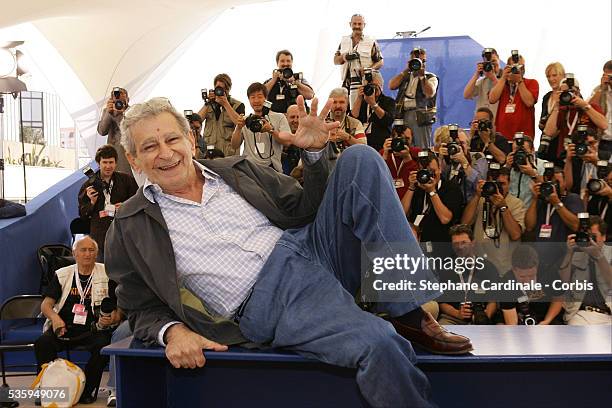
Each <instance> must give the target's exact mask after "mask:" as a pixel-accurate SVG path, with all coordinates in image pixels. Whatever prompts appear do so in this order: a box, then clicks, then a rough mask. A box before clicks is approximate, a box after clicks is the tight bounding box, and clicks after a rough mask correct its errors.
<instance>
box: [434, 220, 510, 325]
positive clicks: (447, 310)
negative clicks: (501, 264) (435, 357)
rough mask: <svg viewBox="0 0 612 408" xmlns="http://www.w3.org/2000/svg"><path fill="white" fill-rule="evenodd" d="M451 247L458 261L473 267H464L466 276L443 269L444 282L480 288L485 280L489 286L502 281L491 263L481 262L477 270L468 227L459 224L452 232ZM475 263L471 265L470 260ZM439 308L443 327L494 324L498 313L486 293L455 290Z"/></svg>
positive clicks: (455, 271)
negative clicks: (444, 325) (493, 320)
mask: <svg viewBox="0 0 612 408" xmlns="http://www.w3.org/2000/svg"><path fill="white" fill-rule="evenodd" d="M449 234H450V237H451V245H452V247H453V251H454V253H455V257H456V258H463V259H464V260H466V261H464V262H463V265H468V264H470V263H471V265H472V268H469V267H467V266H465V267H462V268H463V272H462V273H459V272H458V270H447V269H444V270H443V271H442V273H441V276H440V281H441V282H454V283H456V284H466V285H468V286H469V285H471V284H478V286H479V287H481V286H482V281H483V280H488V281H490V282H498V281H499V273H498V272H497V269H496V268H495V265H493V264H492V263H491V262H489V261H488V260H487V259H484V258H483V259H481V260H480V261H481V262H482V266H481V267H480V265H478V266H476V248H475V247H476V243H475V241H474V233H473V232H472V228H471V227H469V226H467V225H465V224H457V225H454V226H452V227H451V229H450V231H449ZM470 259H471V260H472V261H473V262H468V261H467V260H470ZM438 304H439V305H440V317H439V318H438V323H440V324H491V320H492V318H493V315H494V314H495V311H496V310H497V302H495V301H491V296H490V295H489V296H487V292H486V291H484V289H481V290H473V289H465V290H453V291H445V292H444V294H443V295H442V296H441V298H439V299H438Z"/></svg>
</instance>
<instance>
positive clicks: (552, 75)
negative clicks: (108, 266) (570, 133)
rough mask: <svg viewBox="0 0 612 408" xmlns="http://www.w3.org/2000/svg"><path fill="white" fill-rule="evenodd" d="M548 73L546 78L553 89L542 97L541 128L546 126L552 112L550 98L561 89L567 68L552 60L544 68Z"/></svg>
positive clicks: (539, 125)
mask: <svg viewBox="0 0 612 408" xmlns="http://www.w3.org/2000/svg"><path fill="white" fill-rule="evenodd" d="M544 73H545V74H546V79H547V80H548V84H549V85H550V88H551V90H550V91H548V92H547V93H546V95H544V97H543V98H542V113H541V114H540V123H539V124H538V127H539V128H540V130H542V131H543V130H544V127H545V126H546V120H547V119H548V116H549V115H550V113H551V112H552V108H553V101H552V100H551V99H550V97H551V96H552V94H553V92H555V91H558V90H559V86H561V80H562V79H563V78H565V68H563V65H561V63H560V62H551V63H550V64H548V65H547V66H546V69H545V70H544Z"/></svg>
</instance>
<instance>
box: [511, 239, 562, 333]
mask: <svg viewBox="0 0 612 408" xmlns="http://www.w3.org/2000/svg"><path fill="white" fill-rule="evenodd" d="M558 279H559V276H558V273H556V272H551V271H547V270H546V269H544V268H542V265H541V264H540V262H539V258H538V253H537V252H536V251H535V249H533V248H532V247H530V246H528V245H525V244H521V245H519V246H518V247H517V248H516V249H515V250H514V251H513V252H512V270H511V271H508V272H507V273H506V274H505V275H504V276H502V278H501V281H502V282H504V283H505V282H511V281H514V282H521V283H524V284H529V283H530V282H539V283H541V284H542V290H536V291H523V290H516V291H508V292H506V293H504V294H503V297H504V300H505V302H500V307H501V309H502V314H503V318H504V323H505V324H507V325H517V324H522V325H535V324H538V325H548V324H563V323H562V319H561V316H562V315H561V312H562V310H563V294H564V292H563V291H560V290H555V289H553V287H552V282H553V281H554V280H558Z"/></svg>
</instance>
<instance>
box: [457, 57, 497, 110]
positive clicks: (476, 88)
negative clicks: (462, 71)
mask: <svg viewBox="0 0 612 408" xmlns="http://www.w3.org/2000/svg"><path fill="white" fill-rule="evenodd" d="M500 77H501V70H500V69H499V55H497V51H496V50H495V48H485V49H484V50H483V51H482V61H479V62H477V63H476V70H475V71H474V75H472V77H471V78H470V80H469V81H468V83H467V84H466V85H465V89H464V90H463V97H464V98H465V99H476V112H478V109H480V108H487V109H490V110H491V111H492V112H497V103H490V102H489V92H490V91H491V89H493V87H494V86H495V84H496V83H497V81H498V80H499V78H500ZM491 120H492V121H495V117H493V118H492V119H491Z"/></svg>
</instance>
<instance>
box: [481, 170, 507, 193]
mask: <svg viewBox="0 0 612 408" xmlns="http://www.w3.org/2000/svg"><path fill="white" fill-rule="evenodd" d="M500 171H501V165H500V164H499V163H490V164H489V170H488V171H487V179H488V181H485V183H484V184H483V185H482V193H481V196H482V197H484V198H485V199H486V198H488V197H491V196H492V195H493V194H497V193H498V192H501V190H502V186H501V183H500V182H499V181H497V178H498V177H499V173H500Z"/></svg>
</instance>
